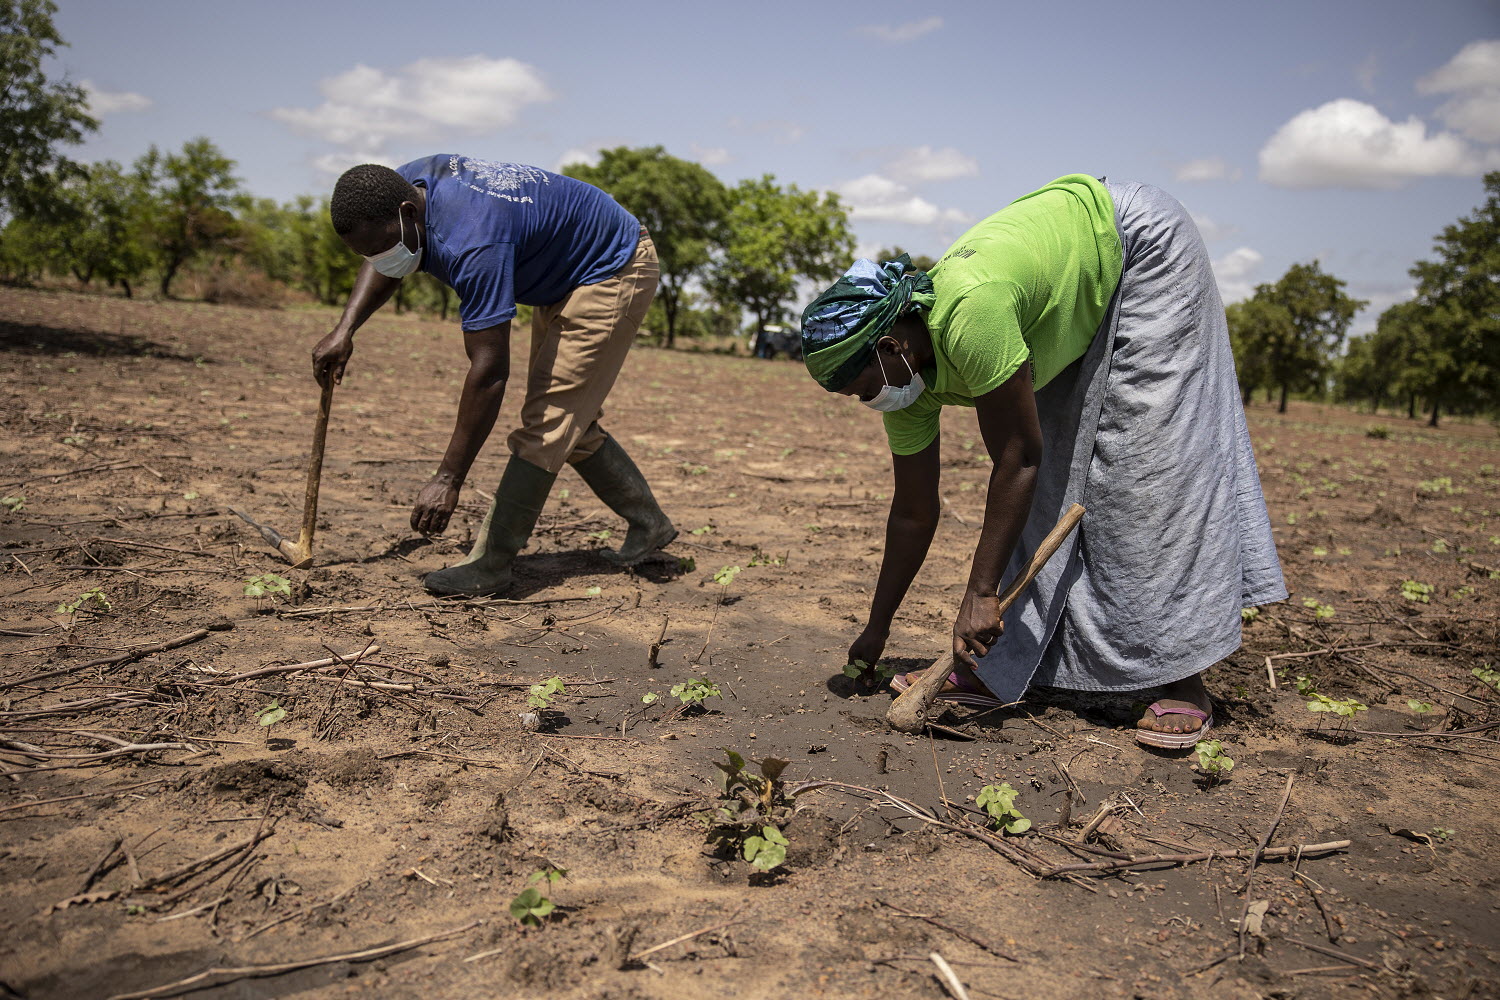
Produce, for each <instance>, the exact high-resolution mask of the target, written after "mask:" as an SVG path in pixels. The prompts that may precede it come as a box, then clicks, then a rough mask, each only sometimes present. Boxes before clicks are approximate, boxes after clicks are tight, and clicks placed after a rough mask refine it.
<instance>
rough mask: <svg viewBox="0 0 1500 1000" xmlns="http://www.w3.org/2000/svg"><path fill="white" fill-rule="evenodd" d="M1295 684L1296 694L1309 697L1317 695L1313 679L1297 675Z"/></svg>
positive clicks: (1316, 687)
mask: <svg viewBox="0 0 1500 1000" xmlns="http://www.w3.org/2000/svg"><path fill="white" fill-rule="evenodd" d="M1295 683H1296V685H1297V693H1298V694H1300V695H1304V696H1310V695H1313V694H1316V693H1317V690H1318V686H1317V685H1316V684H1315V683H1313V679H1312V678H1311V677H1305V676H1302V675H1301V674H1299V675H1298V676H1297V680H1296V681H1295Z"/></svg>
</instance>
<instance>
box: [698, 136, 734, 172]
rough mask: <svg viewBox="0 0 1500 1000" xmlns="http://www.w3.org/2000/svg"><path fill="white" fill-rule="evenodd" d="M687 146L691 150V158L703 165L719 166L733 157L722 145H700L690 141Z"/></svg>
mask: <svg viewBox="0 0 1500 1000" xmlns="http://www.w3.org/2000/svg"><path fill="white" fill-rule="evenodd" d="M688 148H689V149H691V150H692V151H693V158H694V159H695V160H697V161H698V162H699V163H701V164H703V165H704V166H705V167H721V166H723V165H724V164H726V163H728V162H730V161H731V160H732V159H734V157H732V156H730V155H729V150H727V149H725V148H724V147H723V146H700V145H698V144H697V143H696V142H692V143H689V144H688Z"/></svg>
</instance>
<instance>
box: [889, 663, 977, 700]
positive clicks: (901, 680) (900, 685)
mask: <svg viewBox="0 0 1500 1000" xmlns="http://www.w3.org/2000/svg"><path fill="white" fill-rule="evenodd" d="M910 676H911V675H910V674H898V675H897V676H895V677H892V678H891V690H892V691H894V692H896V693H897V694H900V693H901V692H903V691H905V690H906V689H907V688H909V687H911V685H912V682H911V681H909V680H907V678H908V677H910ZM948 683H949V684H952V685H953V686H954V687H955V688H957V689H958V690H956V691H943V692H942V693H940V694H939V695H938V696H937V700H938V701H943V702H947V703H948V704H950V705H967V706H968V707H970V708H999V707H1000V706H1002V705H1004V704H1005V702H1003V701H1001V700H1000V699H999V698H996V697H995V696H994V695H992V694H990V693H989V692H988V691H976V690H975V689H974V688H973V687H971V686H969V683H968V681H967V680H966V679H965V678H963V677H961V676H959V674H958V672H957V671H954V672H953V673H951V674H949V675H948Z"/></svg>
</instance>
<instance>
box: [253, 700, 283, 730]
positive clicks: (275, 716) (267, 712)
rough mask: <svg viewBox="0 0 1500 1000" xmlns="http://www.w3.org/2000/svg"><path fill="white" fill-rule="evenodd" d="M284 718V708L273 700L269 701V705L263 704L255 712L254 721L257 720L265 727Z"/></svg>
mask: <svg viewBox="0 0 1500 1000" xmlns="http://www.w3.org/2000/svg"><path fill="white" fill-rule="evenodd" d="M285 718H286V709H284V708H282V707H281V705H280V704H279V703H278V702H275V701H273V702H271V703H270V704H269V705H265V706H263V707H262V708H260V709H259V710H257V711H256V713H255V721H256V722H259V723H260V724H261V725H262V726H266V727H267V728H269V727H271V726H274V725H276V723H278V722H280V721H281V720H282V719H285Z"/></svg>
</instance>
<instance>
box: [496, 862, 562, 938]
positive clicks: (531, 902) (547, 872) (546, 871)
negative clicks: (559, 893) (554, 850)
mask: <svg viewBox="0 0 1500 1000" xmlns="http://www.w3.org/2000/svg"><path fill="white" fill-rule="evenodd" d="M567 877H568V870H567V869H566V868H552V867H547V868H543V869H542V870H541V871H538V872H533V873H532V876H531V878H529V879H527V880H526V886H527V887H526V888H525V889H522V890H521V891H520V893H518V894H517V895H516V898H515V899H512V900H511V901H510V915H511V916H512V917H515V918H516V919H517V920H519V921H520V922H521V924H522V925H523V926H526V927H540V926H542V921H543V920H545V919H547V917H548V916H550V915H551V913H552V911H553V910H555V909H557V904H556V903H554V902H552V900H550V899H548V898H547V897H546V896H545V895H543V894H542V889H550V888H551V887H552V886H554V885H556V884H557V883H559V882H561V881H562V880H563V879H565V878H567ZM539 885H540V888H538V886H539Z"/></svg>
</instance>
